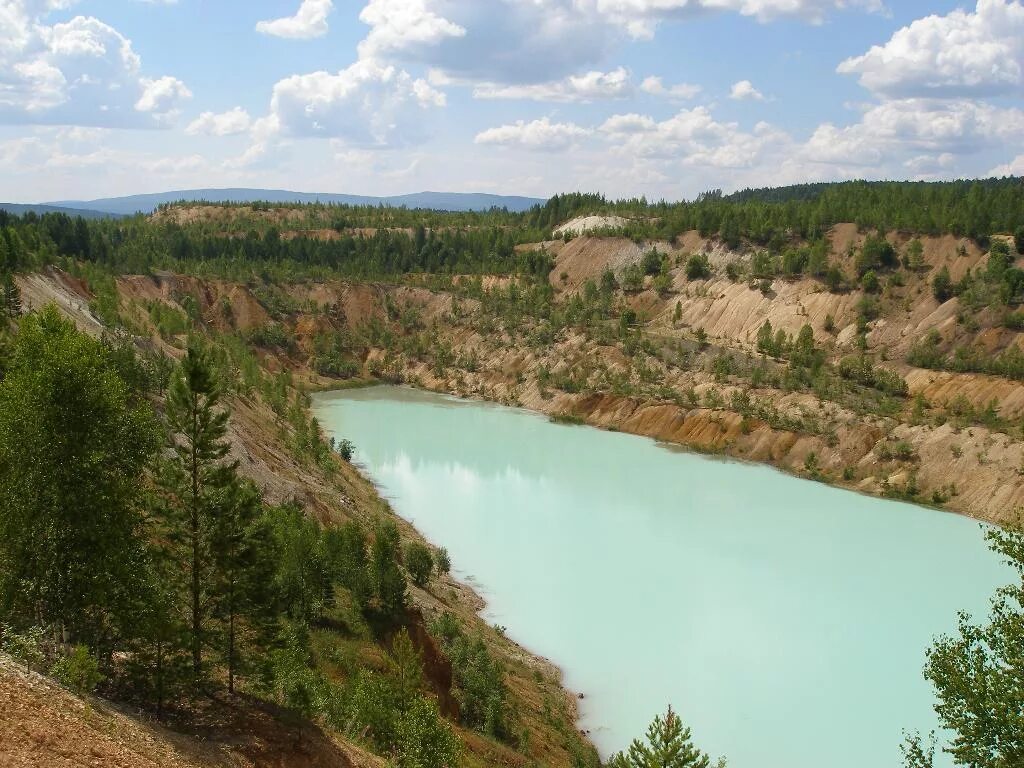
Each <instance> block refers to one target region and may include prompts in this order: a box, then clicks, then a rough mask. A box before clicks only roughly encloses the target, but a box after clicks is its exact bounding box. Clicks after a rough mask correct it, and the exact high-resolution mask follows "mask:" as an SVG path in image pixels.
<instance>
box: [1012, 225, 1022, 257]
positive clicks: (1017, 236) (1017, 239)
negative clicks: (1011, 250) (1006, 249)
mask: <svg viewBox="0 0 1024 768" xmlns="http://www.w3.org/2000/svg"><path fill="white" fill-rule="evenodd" d="M1013 244H1014V246H1015V247H1016V248H1017V253H1019V254H1021V255H1024V226H1020V227H1017V231H1016V232H1014V233H1013Z"/></svg>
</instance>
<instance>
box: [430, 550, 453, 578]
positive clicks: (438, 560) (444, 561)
mask: <svg viewBox="0 0 1024 768" xmlns="http://www.w3.org/2000/svg"><path fill="white" fill-rule="evenodd" d="M434 565H435V567H436V568H437V572H438V573H439V574H445V573H450V572H451V570H452V561H451V559H450V558H449V557H448V550H447V549H445V548H444V547H441V548H440V549H439V550H437V553H436V554H435V555H434Z"/></svg>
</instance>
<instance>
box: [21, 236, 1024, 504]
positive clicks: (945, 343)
mask: <svg viewBox="0 0 1024 768" xmlns="http://www.w3.org/2000/svg"><path fill="white" fill-rule="evenodd" d="M866 236H867V235H866V234H865V233H862V232H859V231H858V230H857V228H856V227H854V226H853V225H847V224H843V225H838V226H836V227H835V228H834V229H833V231H832V233H831V241H830V242H831V252H832V258H833V263H836V264H838V265H839V266H840V267H841V268H842V269H843V270H844V271H845V272H846V273H847V274H850V273H852V272H853V263H852V260H853V258H854V256H853V250H855V249H856V248H857V247H859V246H860V245H861V244H862V243H863V241H864V240H865V238H866ZM888 238H889V240H890V242H892V243H893V244H894V246H895V247H896V248H897V250H898V251H900V252H902V249H903V248H905V246H906V244H907V243H908V242H909V241H910V238H909V237H908V236H906V235H902V234H899V233H891V234H890V235H888ZM921 242H922V246H923V248H922V252H923V265H922V266H921V267H920V268H918V269H916V270H902V271H901V272H900V279H899V280H896V278H895V277H893V276H892V275H889V276H885V280H886V285H885V286H884V287H883V290H882V292H881V293H880V294H878V295H876V296H874V297H869V298H870V299H871V300H872V301H874V302H875V303H876V314H877V316H876V317H875V318H874V319H872V320H871V322H870V323H869V324H868V326H867V334H866V337H865V338H866V344H867V349H868V352H869V353H870V354H871V355H872V357H873V359H874V361H875V364H876V365H878V366H879V367H880V368H883V369H887V370H888V371H890V372H892V373H893V374H895V375H897V376H899V377H902V378H903V379H904V380H905V381H906V383H907V386H908V389H909V393H910V395H909V397H908V398H906V399H904V400H903V401H901V403H899V402H898V403H897V408H896V410H895V411H893V410H891V408H890V410H888V411H886V412H874V411H872V410H871V409H870V408H865V407H854V405H855V404H850V403H844V402H839V401H836V400H830V399H823V397H821V396H819V395H818V394H816V393H815V391H814V390H813V389H811V388H809V387H806V386H805V387H803V388H801V389H797V390H790V389H786V388H773V386H772V385H769V384H764V383H760V384H758V383H755V382H754V381H752V380H751V379H749V378H743V377H741V376H736V375H733V374H731V373H729V372H728V371H727V372H725V373H724V374H723V373H722V372H717V373H716V372H714V371H713V370H712V363H713V362H714V360H715V359H716V358H718V357H722V356H732V357H733V358H736V359H745V360H747V361H748V362H750V361H753V362H752V363H751V364H755V363H756V364H757V365H767V366H768V367H769V369H771V370H776V371H784V370H785V369H786V365H787V364H786V362H785V361H772V360H763V359H762V358H761V357H760V356H759V354H758V350H757V334H758V331H759V330H760V328H761V327H762V325H763V324H764V323H765V322H766V321H767V322H769V323H771V326H772V328H773V329H774V330H775V331H776V332H777V331H780V330H781V331H783V332H785V333H787V334H789V335H790V336H795V335H796V334H797V333H798V332H799V331H800V329H801V328H802V327H803V326H805V325H809V326H810V327H811V329H812V330H813V333H814V337H815V341H816V344H817V345H818V346H819V348H821V349H822V350H823V352H824V354H825V356H826V358H827V360H828V361H829V362H830V363H832V364H837V363H838V362H839V361H840V360H842V359H843V358H845V357H847V356H851V355H856V354H859V349H858V346H857V336H858V315H859V314H860V312H861V302H862V301H863V300H865V295H864V293H863V292H862V291H860V290H848V291H846V292H836V293H832V292H829V291H828V290H826V288H825V287H824V286H823V284H822V283H821V282H820V281H819V280H815V279H809V278H805V277H804V278H794V279H781V278H780V279H775V280H772V281H770V285H768V286H767V287H766V286H764V285H762V284H760V283H758V284H754V283H747V282H733V281H732V280H730V279H729V278H728V277H727V276H726V272H727V268H728V267H729V265H730V264H733V263H735V264H738V265H745V264H746V263H748V262H749V260H750V258H751V256H750V253H749V252H734V251H731V250H729V249H728V248H727V247H726V246H725V245H723V244H722V243H721V242H718V241H716V240H709V239H705V238H702V237H700V235H699V234H698V233H696V232H689V233H686V234H684V235H683V236H681V237H679V238H677V239H676V240H675V241H674V242H673V243H668V242H653V241H652V242H634V241H633V240H629V239H626V238H621V237H593V236H588V235H583V236H580V237H576V238H574V239H572V240H570V241H569V242H567V243H566V242H562V241H553V242H547V243H537V244H535V245H533V246H520V249H521V250H523V249H528V248H534V249H540V248H543V249H545V250H546V251H548V252H549V253H550V254H551V255H552V257H553V259H554V266H553V269H552V270H551V273H550V284H551V286H552V287H553V289H554V291H555V302H556V304H558V305H563V304H565V303H566V302H569V301H571V300H573V298H574V297H576V296H577V295H579V294H581V293H583V292H584V289H585V287H586V286H587V284H588V283H589V282H594V283H598V282H600V280H601V277H602V275H604V274H605V273H606V272H608V271H611V272H612V273H613V274H614V275H616V276H617V277H619V278H621V276H622V275H623V273H624V272H625V270H626V269H627V268H629V267H630V266H631V265H635V264H642V263H643V261H644V257H645V254H647V253H648V252H650V251H651V250H652V249H656V250H657V251H658V252H659V253H660V254H663V255H665V257H666V258H667V263H668V264H669V265H670V267H671V268H670V270H669V272H668V283H667V288H666V286H665V285H664V284H663V285H661V286H660V292H659V291H655V290H654V289H653V283H652V278H651V277H647V278H646V282H645V284H644V286H643V287H642V289H641V290H639V291H636V292H631V293H623V292H621V291H618V292H617V293H616V295H615V297H614V301H615V302H616V304H617V305H618V306H620V307H628V308H630V309H632V310H633V311H634V312H635V313H636V316H637V319H638V324H639V326H640V327H642V329H643V333H644V338H646V339H648V340H650V341H651V342H652V343H653V344H655V345H656V346H659V347H660V348H662V349H668V350H672V349H676V348H679V349H684V348H685V351H686V355H687V356H686V363H685V364H683V365H681V366H680V365H676V364H674V363H673V362H672V361H671V360H666V359H662V357H657V356H648V355H646V353H636V352H629V353H628V354H626V353H625V350H624V348H623V346H622V345H621V344H620V343H618V342H616V341H614V340H612V339H609V340H606V341H605V342H599V341H597V340H596V339H595V338H593V337H591V336H590V335H587V334H585V333H583V332H582V331H580V330H577V329H574V328H572V327H569V328H564V329H562V330H561V331H559V332H558V333H557V334H556V335H555V336H554V337H553V338H550V339H545V340H538V337H536V336H533V335H531V334H533V332H534V329H535V326H536V323H534V322H533V321H532V320H531V319H530V318H525V319H522V320H521V321H517V323H516V324H514V325H515V327H512V325H510V324H509V323H508V322H506V320H505V319H504V318H496V317H493V316H488V315H487V313H486V312H485V310H484V309H483V308H482V305H481V303H480V302H479V301H477V300H476V299H473V298H466V297H465V296H463V297H459V296H456V295H453V294H452V293H450V292H447V291H431V290H427V289H426V288H418V287H411V286H408V285H407V286H395V285H390V286H385V285H376V284H352V283H347V282H342V281H336V282H322V283H312V282H304V283H295V284H291V285H286V286H277V287H276V288H277V289H278V290H280V291H282V292H284V294H286V295H287V297H288V299H289V300H290V302H291V303H292V304H293V306H294V307H296V308H297V309H295V310H294V311H292V312H290V313H289V315H288V316H287V317H286V318H283V319H279V321H280V322H282V323H283V324H285V325H286V326H287V327H288V329H289V331H290V332H291V333H293V334H294V336H295V342H296V343H295V347H294V349H292V350H291V351H283V350H280V349H277V350H272V349H268V350H262V351H261V355H262V356H263V358H264V362H265V363H266V364H267V366H268V367H270V368H271V369H272V370H281V369H285V368H287V369H290V370H292V371H293V372H294V376H295V378H296V380H297V381H299V382H300V383H303V384H307V385H309V386H328V385H330V383H331V382H330V381H329V380H328V379H325V378H323V377H321V376H318V375H316V374H315V373H314V372H313V371H311V370H310V369H309V367H308V365H309V362H310V355H311V354H312V351H313V346H314V345H313V340H314V338H315V337H317V335H323V334H328V335H330V334H334V333H337V332H339V331H344V332H345V333H347V334H350V335H354V336H359V335H360V334H361V333H362V331H363V330H364V329H365V328H366V327H368V325H369V324H374V325H376V326H377V327H379V328H386V329H387V333H386V334H385V335H384V336H382V337H379V338H376V339H375V340H373V341H371V342H369V343H368V344H367V346H366V348H365V351H364V358H363V360H362V362H363V364H364V367H365V369H366V370H367V371H373V372H379V371H382V370H386V373H387V378H388V379H389V380H398V381H404V382H408V383H411V384H414V385H418V386H423V387H427V388H430V389H435V390H439V391H445V392H451V393H454V394H460V395H464V396H469V397H479V398H486V399H489V400H495V401H499V402H504V403H510V404H516V405H522V406H524V407H528V408H531V409H534V410H538V411H541V412H544V413H549V414H552V415H562V414H572V415H574V416H575V417H577V418H580V419H583V420H585V421H587V422H588V423H591V424H593V425H595V426H599V427H604V428H609V429H618V430H623V431H629V432H634V433H637V434H641V435H647V436H650V437H653V438H656V439H658V440H664V441H666V442H673V443H678V444H680V445H684V446H688V447H691V448H693V449H695V450H700V451H706V452H715V453H723V454H726V455H730V456H734V457H738V458H743V459H747V460H752V461H760V462H766V463H771V464H774V465H775V466H778V467H780V468H782V469H784V470H786V471H790V472H794V473H797V474H804V475H812V476H814V477H816V478H818V479H821V480H825V481H827V482H831V483H835V484H837V485H842V486H845V487H849V488H852V489H856V490H859V491H863V492H867V493H877V494H888V495H896V496H902V497H910V498H913V499H914V500H916V501H920V502H926V503H935V504H940V505H942V506H944V507H946V508H948V509H951V510H954V511H957V512H961V513H964V514H968V515H972V516H974V517H977V518H980V519H983V520H988V521H993V522H1008V521H1010V520H1013V519H1015V516H1016V510H1017V508H1018V507H1020V506H1021V505H1024V444H1022V442H1021V437H1022V434H1021V432H1020V430H1019V429H1018V428H1017V427H1016V426H1014V422H1013V420H1016V419H1018V418H1020V416H1021V415H1022V414H1024V384H1022V383H1020V382H1017V381H1012V380H1010V379H1006V378H1001V377H996V376H988V375H981V374H973V373H955V372H939V371H932V370H923V369H920V368H915V367H912V366H910V365H908V364H907V363H906V362H905V361H906V358H907V355H908V353H909V352H910V350H911V349H912V348H913V347H914V345H916V344H918V343H919V342H920V341H921V339H922V338H924V337H925V336H926V335H927V334H928V333H929V332H931V331H935V332H936V333H938V335H939V338H940V340H941V342H940V343H941V346H942V349H943V350H944V351H948V350H949V349H951V347H952V345H954V344H958V345H977V346H978V347H979V348H981V349H984V350H985V352H986V354H990V355H996V354H999V353H1000V352H1002V351H1004V350H1007V349H1010V348H1012V347H1018V348H1019V347H1020V346H1021V340H1022V339H1021V337H1022V334H1021V333H1020V332H1018V331H1015V330H1011V329H1008V328H1005V327H1002V325H1001V324H1000V323H999V318H998V317H996V315H995V314H994V313H992V312H991V311H990V310H984V311H983V312H982V313H981V314H980V315H974V316H973V317H974V319H973V320H972V322H970V323H968V322H965V321H964V320H963V316H964V315H963V313H962V311H961V309H962V308H961V307H960V306H959V301H958V300H957V299H952V300H950V301H947V302H945V303H942V304H940V303H939V302H938V301H936V299H935V298H934V296H933V295H932V291H931V285H930V280H931V277H932V276H933V274H934V272H935V270H936V269H939V268H941V267H947V268H948V269H949V271H950V273H951V274H952V275H953V276H954V279H955V278H956V276H958V275H963V274H966V273H967V271H968V270H972V271H974V272H977V271H978V270H979V269H983V268H984V267H985V265H986V258H987V257H986V256H985V255H984V254H983V253H982V252H981V251H980V249H979V248H978V247H977V246H976V245H975V244H973V243H971V242H968V241H964V240H960V239H958V238H954V237H951V236H945V237H938V238H921ZM694 253H702V254H704V255H706V256H707V257H708V261H709V262H710V263H711V265H712V269H713V274H712V276H711V277H710V278H708V279H703V280H689V279H687V277H686V274H685V272H686V270H685V264H686V260H687V258H688V257H689V256H690V255H691V254H694ZM893 274H894V273H893ZM471 279H473V280H475V279H476V278H468V277H465V278H461V277H457V278H455V279H454V280H453V281H452V284H453V285H454V286H456V292H458V291H459V290H461V287H462V286H464V285H465V281H466V280H471ZM481 282H482V287H483V288H484V289H485V290H491V291H506V292H507V291H509V290H510V289H511V288H512V287H513V286H517V285H518V281H517V279H516V278H502V277H486V278H484V279H483V280H482V281H481ZM118 285H119V289H120V291H121V295H122V299H123V301H124V303H125V304H126V306H127V308H128V309H129V310H132V308H134V309H135V310H136V315H135V316H136V317H137V318H138V320H139V322H144V321H145V314H144V312H140V311H137V310H138V307H139V306H140V305H141V304H143V303H145V302H147V301H163V302H167V303H168V304H170V305H172V306H177V302H178V301H179V300H180V299H181V298H182V296H184V295H186V294H187V295H190V296H193V297H194V298H195V299H196V300H197V302H198V304H199V307H200V311H201V313H202V317H203V319H204V323H205V324H206V325H207V326H208V327H210V328H212V329H214V330H221V331H227V330H237V331H242V332H245V331H248V330H249V329H252V328H258V327H260V326H262V325H264V324H266V323H268V322H271V321H274V322H278V320H274V318H271V317H270V315H269V314H268V311H267V309H266V307H265V306H264V304H263V303H261V300H260V297H258V296H257V295H255V294H254V293H253V291H252V290H250V289H249V288H248V287H246V286H242V285H237V284H231V283H225V282H222V281H209V280H197V279H195V278H188V277H181V276H176V275H160V276H156V277H125V278H121V279H120V280H119V282H118ZM23 288H25V289H30V290H31V293H30V294H29V293H27V295H30V296H31V301H33V302H36V303H38V302H40V301H44V300H56V301H58V302H59V303H62V304H63V305H66V306H67V307H70V308H71V309H72V310H74V309H75V308H76V307H77V308H78V309H79V310H80V309H81V308H82V307H85V308H86V311H85V312H79V314H80V315H81V317H80V318H79V321H80V324H85V325H88V324H89V323H94V322H95V320H94V319H92V318H91V316H90V315H89V313H88V311H87V300H88V293H87V291H86V290H85V288H84V287H83V286H81V285H80V284H76V283H75V282H74V281H72V280H70V278H68V277H67V276H62V275H60V274H56V273H55V274H54V275H51V276H49V277H46V278H44V277H41V276H31V277H29V278H26V279H25V281H24V282H23ZM699 331H700V332H703V334H705V341H704V345H705V347H704V348H698V347H697V345H696V344H695V342H694V339H695V337H696V336H697V335H698V332H699ZM442 352H443V354H442ZM552 381H554V383H552ZM651 382H654V383H651ZM570 384H572V386H570ZM736 398H738V399H736ZM745 402H746V403H753V404H754V407H740V406H739V405H737V403H741V404H742V403H745ZM965 408H966V409H973V411H974V412H975V413H976V414H978V413H981V412H982V411H983V410H985V409H989V410H990V412H991V413H995V414H998V416H999V417H1000V421H999V422H998V423H995V422H992V421H991V420H988V421H984V422H981V421H978V420H974V421H970V420H967V421H964V420H963V419H959V418H954V416H956V415H957V414H959V413H961V412H963V411H964V409H965ZM955 423H958V424H959V427H957V426H955V425H954V424H955ZM986 425H987V426H986ZM258 453H259V451H258V448H257V447H254V449H253V455H254V456H255V455H257V454H258ZM266 460H267V461H269V460H270V459H269V458H268V459H266ZM282 493H284V490H282Z"/></svg>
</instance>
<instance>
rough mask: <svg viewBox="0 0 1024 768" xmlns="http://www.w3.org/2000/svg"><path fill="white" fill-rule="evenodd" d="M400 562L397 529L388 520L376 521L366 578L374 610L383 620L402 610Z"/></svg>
mask: <svg viewBox="0 0 1024 768" xmlns="http://www.w3.org/2000/svg"><path fill="white" fill-rule="evenodd" d="M400 562H401V550H400V546H399V536H398V526H396V525H395V523H394V522H393V521H391V520H380V521H378V523H377V525H376V527H375V528H374V532H373V543H372V544H371V545H370V562H369V577H370V588H371V592H372V595H373V601H374V607H375V608H376V609H377V610H378V611H379V612H380V613H382V614H383V615H385V616H392V617H393V616H396V615H397V614H398V613H399V612H400V611H401V610H402V609H404V608H405V601H406V592H405V590H406V584H405V576H404V575H403V574H402V570H401V568H400V567H399V563H400Z"/></svg>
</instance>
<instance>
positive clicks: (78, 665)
mask: <svg viewBox="0 0 1024 768" xmlns="http://www.w3.org/2000/svg"><path fill="white" fill-rule="evenodd" d="M50 674H51V675H53V677H55V678H57V680H59V681H60V682H61V683H63V684H64V685H66V686H67V687H68V688H70V689H71V690H73V691H74V692H75V693H77V694H79V695H82V694H84V693H92V692H93V691H95V690H96V686H97V685H99V684H100V683H102V682H103V675H102V674H100V665H99V662H98V661H97V660H96V657H95V656H93V655H92V654H91V653H90V652H89V648H88V647H87V646H84V645H76V646H75V647H74V648H73V649H72V651H71V653H69V654H67V655H66V656H61V657H60V659H58V660H57V663H56V664H54V665H53V669H51V670H50Z"/></svg>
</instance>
